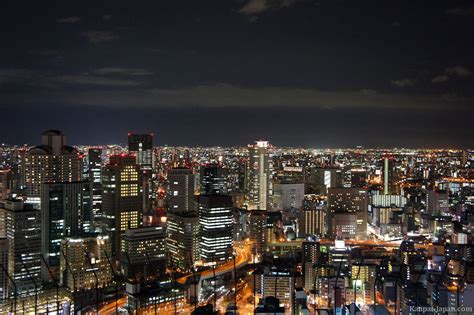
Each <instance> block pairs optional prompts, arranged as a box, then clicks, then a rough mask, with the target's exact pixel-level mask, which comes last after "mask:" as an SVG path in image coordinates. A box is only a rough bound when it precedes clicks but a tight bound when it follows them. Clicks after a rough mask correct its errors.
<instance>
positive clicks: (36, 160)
mask: <svg viewBox="0 0 474 315" xmlns="http://www.w3.org/2000/svg"><path fill="white" fill-rule="evenodd" d="M21 164H22V171H21V173H22V185H23V186H24V193H25V195H26V197H27V200H26V202H27V203H30V204H33V205H34V206H35V207H36V208H38V209H39V207H40V206H41V201H40V198H41V184H42V183H57V182H77V181H80V180H81V177H82V157H81V156H80V155H79V153H78V151H77V150H76V149H74V148H73V147H70V146H68V145H66V136H65V135H64V134H63V133H62V132H61V131H58V130H48V131H45V132H44V133H43V134H42V135H41V145H39V146H36V147H33V148H32V149H30V150H29V151H28V152H26V154H24V155H23V157H22V163H21Z"/></svg>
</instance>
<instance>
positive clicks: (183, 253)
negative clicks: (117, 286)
mask: <svg viewBox="0 0 474 315" xmlns="http://www.w3.org/2000/svg"><path fill="white" fill-rule="evenodd" d="M166 249H167V254H168V264H169V266H170V267H174V268H178V269H181V270H184V271H187V270H190V268H191V267H192V266H193V265H194V263H195V262H196V261H197V260H198V259H199V217H198V215H197V212H190V211H188V212H182V213H168V220H167V228H166Z"/></svg>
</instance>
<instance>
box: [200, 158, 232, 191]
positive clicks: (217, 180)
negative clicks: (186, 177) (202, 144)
mask: <svg viewBox="0 0 474 315" xmlns="http://www.w3.org/2000/svg"><path fill="white" fill-rule="evenodd" d="M200 181H201V189H200V190H201V194H203V195H206V194H217V195H224V194H227V169H225V168H222V167H219V166H218V165H209V166H207V165H206V166H203V167H202V168H201V172H200Z"/></svg>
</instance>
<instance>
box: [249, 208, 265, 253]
mask: <svg viewBox="0 0 474 315" xmlns="http://www.w3.org/2000/svg"><path fill="white" fill-rule="evenodd" d="M248 220H249V222H248V229H249V236H250V240H251V241H253V251H252V252H253V253H254V254H257V255H263V254H264V252H265V248H266V242H267V240H266V239H267V211H265V210H250V214H249V216H248Z"/></svg>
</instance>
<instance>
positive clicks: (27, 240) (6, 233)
mask: <svg viewBox="0 0 474 315" xmlns="http://www.w3.org/2000/svg"><path fill="white" fill-rule="evenodd" d="M0 222H1V225H2V226H0V231H1V233H2V235H0V236H1V237H6V239H7V240H8V274H9V275H10V276H11V277H12V278H13V280H14V281H15V285H16V290H17V294H18V295H22V294H25V295H28V294H32V293H33V292H34V290H35V286H34V284H33V281H32V280H31V279H33V280H34V281H36V283H41V257H40V253H41V212H40V211H39V210H36V209H34V208H33V207H32V205H28V204H24V203H23V201H22V200H14V199H12V200H4V201H3V205H2V206H1V207H0ZM24 266H26V267H27V269H28V271H29V273H28V271H27V270H26V269H25V267H24ZM8 294H9V296H10V297H11V296H13V294H14V286H13V284H12V283H11V282H9V284H8Z"/></svg>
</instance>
